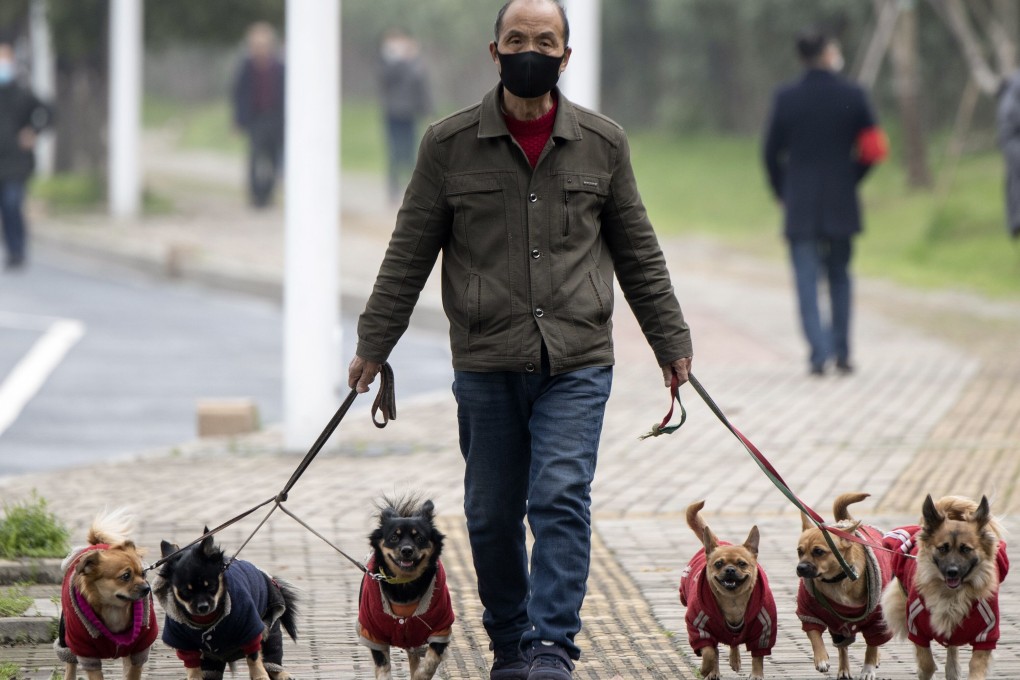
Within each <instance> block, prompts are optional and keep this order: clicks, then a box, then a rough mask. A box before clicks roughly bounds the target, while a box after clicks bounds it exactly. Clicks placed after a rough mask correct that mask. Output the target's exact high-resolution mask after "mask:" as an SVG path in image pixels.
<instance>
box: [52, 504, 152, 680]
mask: <svg viewBox="0 0 1020 680" xmlns="http://www.w3.org/2000/svg"><path fill="white" fill-rule="evenodd" d="M131 524H132V521H131V518H130V517H129V516H128V515H127V513H126V512H125V511H124V510H123V509H121V510H115V511H113V512H110V513H106V514H104V515H100V516H99V517H97V518H96V519H95V521H93V522H92V526H91V528H90V529H89V533H88V543H89V544H88V545H87V546H85V547H83V548H75V549H74V550H72V551H71V554H70V555H68V556H67V558H66V559H65V560H64V563H63V567H64V582H63V586H62V587H61V593H60V602H61V609H62V611H61V613H60V624H59V629H58V633H57V639H56V641H55V642H54V643H53V647H54V649H55V650H56V652H57V657H58V658H59V659H60V660H61V661H63V662H64V664H65V668H64V677H65V678H76V677H78V676H77V670H78V664H81V667H82V669H83V670H84V671H85V674H86V675H87V676H88V680H103V666H102V663H103V659H123V665H124V678H125V679H126V680H139V678H141V677H142V665H143V664H144V663H145V662H146V661H147V660H148V658H149V647H151V646H152V643H153V642H155V641H156V635H157V633H158V632H159V631H158V628H159V626H158V624H157V623H156V612H155V610H153V608H152V592H151V589H150V588H149V584H148V582H146V580H145V573H144V572H143V570H142V559H141V558H142V551H141V550H139V549H138V548H137V547H135V544H134V543H133V542H132V541H131V540H130V539H129V538H128V535H129V534H130V531H131Z"/></svg>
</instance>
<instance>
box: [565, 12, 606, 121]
mask: <svg viewBox="0 0 1020 680" xmlns="http://www.w3.org/2000/svg"><path fill="white" fill-rule="evenodd" d="M563 7H564V9H565V10H566V12H567V18H568V19H569V20H570V47H572V48H573V50H574V54H573V56H571V58H570V64H569V65H568V66H567V70H566V71H564V72H563V79H562V83H561V88H562V89H563V93H564V94H566V95H567V98H568V99H569V100H570V101H572V102H574V103H575V104H580V105H581V106H585V107H587V108H589V109H593V110H595V111H597V110H598V109H599V105H600V100H599V98H600V96H601V93H600V79H601V74H602V3H601V0H564V3H563Z"/></svg>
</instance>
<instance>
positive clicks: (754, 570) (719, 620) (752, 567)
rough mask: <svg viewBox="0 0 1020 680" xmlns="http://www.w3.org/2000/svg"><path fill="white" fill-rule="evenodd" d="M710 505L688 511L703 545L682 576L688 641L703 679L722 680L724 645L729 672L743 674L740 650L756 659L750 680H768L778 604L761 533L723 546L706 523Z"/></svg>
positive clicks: (755, 531) (754, 532)
mask: <svg viewBox="0 0 1020 680" xmlns="http://www.w3.org/2000/svg"><path fill="white" fill-rule="evenodd" d="M704 507H705V501H698V502H697V503H693V504H691V505H690V506H688V507H687V526H689V527H690V528H691V531H693V532H694V535H695V536H697V537H698V540H699V541H700V542H701V543H702V544H703V546H704V547H703V548H702V549H701V550H699V551H698V552H697V554H695V555H694V557H693V558H692V559H691V561H690V562H689V563H688V564H687V567H686V568H685V569H684V571H683V573H682V574H681V576H680V603H681V604H683V605H684V606H686V607H687V615H686V616H685V620H686V622H687V637H688V640H689V642H690V644H691V648H692V649H693V650H694V653H695V654H697V655H698V656H700V657H701V677H702V678H704V679H705V680H719V678H720V675H719V645H720V644H724V645H728V646H729V648H730V668H732V669H733V671H734V672H735V673H739V672H740V645H746V647H747V651H748V652H750V654H751V675H749V676H748V680H764V678H765V670H764V665H765V664H764V657H766V656H768V655H769V654H771V653H772V647H773V646H774V645H775V644H776V601H775V598H773V596H772V591H771V590H770V589H769V582H768V577H767V576H766V575H765V570H764V569H762V568H761V566H760V565H759V564H758V541H759V534H758V527H757V526H753V527H751V531H750V533H749V534H748V535H747V540H745V541H744V543H743V545H730V544H728V543H723V542H720V541H719V539H717V538H716V537H715V534H714V533H713V532H712V530H711V529H710V528H709V527H708V525H707V524H705V521H704V520H703V519H702V518H701V514H700V512H701V509H702V508H704Z"/></svg>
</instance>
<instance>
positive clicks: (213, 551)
mask: <svg viewBox="0 0 1020 680" xmlns="http://www.w3.org/2000/svg"><path fill="white" fill-rule="evenodd" d="M202 533H204V534H207V533H209V527H206V528H205V531H203V532H202ZM201 547H202V554H203V555H205V556H206V557H216V555H217V553H219V550H218V549H217V548H216V544H215V543H214V542H213V537H212V536H206V537H205V538H203V539H202V544H201Z"/></svg>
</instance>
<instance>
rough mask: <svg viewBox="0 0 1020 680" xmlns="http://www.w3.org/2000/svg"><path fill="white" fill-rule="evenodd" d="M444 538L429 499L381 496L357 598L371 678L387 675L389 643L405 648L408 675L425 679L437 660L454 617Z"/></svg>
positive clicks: (386, 677)
mask: <svg viewBox="0 0 1020 680" xmlns="http://www.w3.org/2000/svg"><path fill="white" fill-rule="evenodd" d="M444 538H445V537H444V536H443V534H441V533H440V532H439V530H438V529H437V528H436V525H435V507H434V506H433V504H432V501H425V502H424V503H421V502H419V501H418V500H417V499H416V498H413V497H412V498H406V499H402V500H399V501H390V500H388V499H384V500H383V504H382V506H381V508H380V512H379V526H378V527H377V528H376V529H375V531H373V532H372V533H371V535H369V537H368V540H369V542H370V543H371V545H372V558H371V559H370V560H369V562H368V564H367V565H366V569H367V570H368V571H367V572H366V574H365V578H364V579H363V580H362V584H361V597H360V599H359V603H358V641H359V642H360V643H361V644H363V645H365V646H366V647H368V648H369V649H370V650H371V651H372V661H373V662H374V663H375V677H376V679H377V680H391V678H392V677H393V675H392V673H391V665H390V648H391V647H397V648H400V649H404V650H405V651H407V657H408V663H409V665H410V667H411V680H430V679H431V678H432V677H433V676H434V675H435V673H436V670H437V669H438V668H439V664H440V663H441V662H442V660H443V653H444V652H445V651H446V647H447V645H449V643H450V635H451V629H452V627H453V621H454V616H453V603H452V601H451V599H450V591H449V589H448V588H447V586H446V571H445V570H444V569H443V563H442V562H440V561H439V555H440V553H441V552H442V551H443V539H444Z"/></svg>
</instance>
